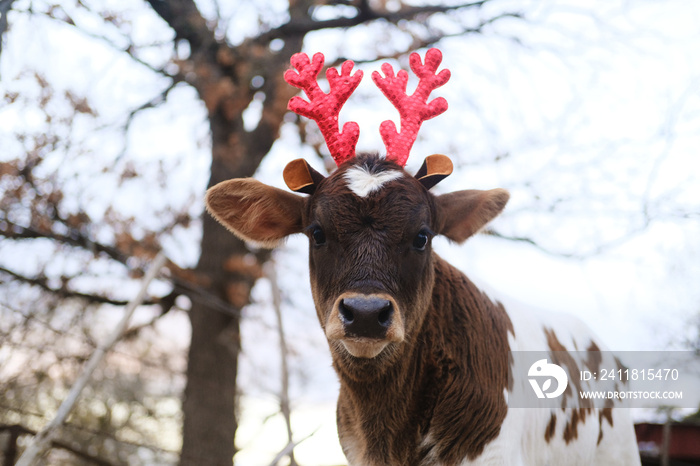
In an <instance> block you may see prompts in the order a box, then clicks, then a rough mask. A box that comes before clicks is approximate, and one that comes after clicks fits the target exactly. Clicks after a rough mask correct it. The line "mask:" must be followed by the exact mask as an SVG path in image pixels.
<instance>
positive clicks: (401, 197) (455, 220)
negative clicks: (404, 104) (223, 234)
mask: <svg viewBox="0 0 700 466" xmlns="http://www.w3.org/2000/svg"><path fill="white" fill-rule="evenodd" d="M430 54H431V52H429V56H428V57H426V66H427V65H428V63H429V60H428V58H429V57H430ZM433 57H434V54H433ZM314 59H316V57H314ZM299 60H300V59H297V65H295V66H296V67H297V68H299V65H298V63H302V66H301V67H302V69H301V73H299V75H300V76H303V74H304V69H303V65H304V64H306V66H309V60H308V59H306V60H305V61H301V62H300V61H299ZM414 60H415V59H414V58H413V57H412V67H413V62H414ZM433 61H434V60H433ZM292 63H293V64H294V63H295V61H294V59H293V60H292ZM321 63H322V60H321ZM418 63H420V59H419V58H418ZM437 64H439V60H438V61H437ZM437 64H434V66H433V65H431V66H433V70H432V71H433V72H434V71H435V68H437ZM319 69H320V68H319ZM383 70H384V71H385V73H386V74H387V76H388V77H390V76H393V72H389V70H388V69H387V68H386V67H384V68H383ZM415 70H416V67H414V71H415ZM349 72H350V68H348V67H347V66H346V65H344V66H343V73H342V75H340V76H338V75H337V72H336V73H335V75H333V74H332V73H329V81H330V82H331V90H332V91H333V85H334V82H337V81H338V80H339V79H343V78H344V79H345V80H346V81H351V80H353V79H356V75H355V76H350V75H349ZM358 74H359V73H358ZM332 76H336V78H335V81H334V80H333V79H334V78H332ZM399 76H402V75H401V73H399ZM419 76H420V75H419ZM421 79H423V78H421ZM288 81H293V79H290V78H288ZM375 81H377V79H375ZM403 86H404V90H405V83H404V84H403ZM380 87H381V86H380ZM383 90H384V88H383ZM419 90H420V84H419ZM385 93H386V92H385ZM417 93H418V90H417V91H416V94H417ZM416 94H414V96H415V95H416ZM307 95H308V96H309V98H310V100H311V104H313V103H314V99H316V100H318V99H323V98H324V97H323V96H326V98H327V96H328V95H333V92H331V94H323V93H322V95H321V96H320V97H319V96H318V95H315V94H314V93H313V91H308V90H307ZM412 97H413V96H412ZM426 99H427V94H426V95H425V96H424V97H423V98H422V100H426ZM436 100H437V99H436ZM294 102H295V100H294V99H293V100H292V101H290V107H294V106H295V105H294ZM434 102H435V101H433V102H431V103H430V104H425V103H423V104H422V105H423V106H424V107H425V108H428V109H429V108H434V107H435V105H434ZM303 104H306V105H307V107H309V106H310V105H311V104H309V102H305V101H302V102H301V103H299V102H298V101H297V105H296V106H297V107H299V106H303ZM328 105H331V104H328ZM341 105H342V103H341ZM412 105H414V107H415V105H416V104H415V103H414V104H412ZM336 106H337V103H336ZM445 106H446V104H445ZM397 107H399V105H397ZM297 111H298V112H299V113H303V114H309V115H311V116H313V112H312V111H311V110H309V109H308V108H306V110H304V111H300V110H298V109H297ZM400 111H401V109H400ZM304 112H306V113H304ZM401 113H402V131H403V132H407V131H410V130H411V125H412V124H413V126H414V127H415V126H416V121H413V123H411V121H408V122H405V121H404V113H407V112H404V111H402V112H401ZM433 113H435V110H433ZM428 114H429V112H425V111H424V112H423V117H422V119H425V115H428ZM411 116H412V115H411V114H409V115H408V118H410V117H411ZM430 116H434V115H429V116H428V117H430ZM334 121H335V125H336V126H335V133H329V134H331V135H332V136H333V137H335V141H336V142H338V141H340V142H338V144H337V146H339V147H341V148H342V150H343V151H345V152H347V147H348V146H347V144H348V141H344V140H343V139H342V138H343V137H344V136H343V135H341V134H340V133H338V132H337V118H335V120H334ZM421 121H422V120H418V121H417V125H418V126H420V122H421ZM385 123H386V122H385ZM319 125H320V126H322V127H323V125H322V124H321V123H319ZM382 126H383V128H384V130H383V131H382V136H383V137H384V139H385V143H386V144H387V148H388V149H389V150H388V153H387V156H386V157H380V156H378V155H376V154H361V155H358V156H355V155H354V142H353V141H350V142H349V143H350V144H351V152H352V156H346V155H347V154H346V155H343V154H341V153H340V151H337V152H336V153H333V155H334V158H336V160H337V161H338V163H339V167H338V169H337V170H336V171H335V172H333V173H332V174H331V175H330V176H328V177H327V178H326V177H324V176H323V175H321V174H320V173H318V172H316V171H315V170H314V169H313V168H311V167H310V166H309V165H308V164H307V163H306V162H305V161H304V160H302V159H299V160H295V161H293V162H291V163H290V164H289V165H287V167H286V168H285V171H284V178H285V181H286V183H287V185H288V186H289V188H290V189H292V190H293V191H296V192H301V193H305V194H307V195H308V196H300V195H297V194H293V193H290V192H286V191H283V190H281V189H278V188H274V187H271V186H267V185H265V184H263V183H260V182H258V181H256V180H253V179H233V180H229V181H225V182H223V183H220V184H218V185H216V186H214V187H212V188H211V189H210V190H209V191H208V192H207V198H206V203H207V208H208V210H209V212H211V214H212V215H213V216H214V217H215V218H216V219H217V220H218V221H219V222H221V223H222V224H223V225H224V226H226V227H227V228H228V229H229V230H231V231H232V232H233V233H234V234H235V235H237V236H239V237H240V238H242V239H244V240H246V241H249V242H253V243H255V244H257V245H260V246H263V247H269V248H271V247H274V246H275V245H276V244H278V243H279V242H280V241H281V240H282V239H284V238H285V237H287V236H288V235H291V234H296V233H303V234H305V235H306V236H307V237H308V239H309V268H310V278H311V289H312V293H313V298H314V303H315V307H316V312H317V315H318V318H319V321H320V324H321V327H322V328H323V330H324V332H325V335H326V337H327V339H328V342H329V346H330V348H331V352H332V355H333V359H334V363H335V367H336V369H337V370H338V371H339V372H341V374H344V375H346V376H348V377H351V378H353V379H358V380H360V379H361V380H367V378H368V377H369V378H371V377H378V376H380V375H381V374H383V373H384V372H385V371H386V370H387V369H388V368H390V367H392V366H393V365H394V364H396V362H397V361H399V360H400V358H401V356H402V354H404V353H405V352H406V351H407V349H409V348H410V347H411V346H412V344H413V342H415V340H416V338H417V336H418V335H419V331H420V329H421V327H422V325H423V323H424V321H425V319H429V318H430V316H429V315H428V311H429V308H430V301H431V298H432V293H433V286H434V281H435V277H434V271H433V261H434V260H435V259H434V256H433V253H432V248H431V241H432V239H433V237H434V236H435V235H438V234H441V235H444V236H446V237H447V238H449V239H451V240H453V241H456V242H460V243H461V242H463V241H465V240H466V239H467V238H469V237H470V236H471V235H473V234H474V233H476V232H477V231H478V230H479V229H481V228H482V227H483V226H484V225H485V224H486V223H487V222H489V221H490V220H491V219H493V218H494V217H495V216H496V215H498V213H500V211H501V210H502V209H503V207H504V206H505V204H506V202H507V200H508V193H507V192H506V191H504V190H501V189H494V190H490V191H479V190H467V191H458V192H454V193H449V194H443V195H440V196H436V195H434V194H432V193H431V192H430V191H429V189H430V188H431V187H432V186H433V185H435V184H436V183H437V182H438V181H440V180H441V179H443V178H444V177H445V176H447V175H449V174H450V173H451V171H452V163H451V162H450V160H449V158H447V157H446V156H444V155H432V156H429V157H428V158H427V159H426V160H425V162H424V163H423V166H422V167H421V169H420V170H419V171H418V173H416V175H415V176H413V175H410V174H409V173H407V172H406V171H405V170H404V168H403V164H405V159H406V157H407V151H408V150H409V149H410V145H411V144H412V142H413V141H410V142H409V143H408V144H407V143H406V141H402V140H401V138H400V137H398V138H397V137H396V136H397V133H396V131H395V127H393V124H392V127H393V128H389V129H391V130H392V131H393V133H392V131H389V129H387V125H382ZM345 129H346V131H345V132H344V135H345V136H346V137H347V135H352V126H350V127H349V128H348V124H346V127H345ZM414 129H415V130H416V131H417V128H414ZM324 135H326V134H325V133H324ZM392 136H393V139H392ZM413 137H415V133H414V136H413ZM326 139H327V141H328V140H329V136H328V135H326ZM354 139H355V141H356V137H354ZM392 141H393V142H392ZM402 144H403V147H404V148H403V149H396V148H397V147H399V146H401V145H402ZM328 145H329V147H332V146H333V144H332V143H331V142H329V144H328ZM406 146H407V148H406ZM392 147H393V148H394V149H395V150H393V152H392V150H391V149H392ZM336 155H337V157H336Z"/></svg>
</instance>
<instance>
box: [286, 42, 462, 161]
mask: <svg viewBox="0 0 700 466" xmlns="http://www.w3.org/2000/svg"><path fill="white" fill-rule="evenodd" d="M441 61H442V53H440V51H439V50H438V49H430V50H428V52H427V53H426V54H425V64H422V63H421V59H420V56H419V55H418V54H417V53H412V54H411V57H410V64H411V69H412V70H413V72H414V73H415V74H416V76H418V78H419V82H418V87H417V88H416V90H415V92H414V93H413V94H412V95H410V96H409V95H407V94H406V84H407V82H408V73H407V72H406V71H404V70H401V71H399V72H398V74H397V75H394V69H393V68H392V67H391V65H390V64H388V63H384V64H383V65H382V71H383V72H384V75H385V77H382V76H381V74H379V73H378V72H377V71H375V72H374V73H372V80H373V81H374V83H375V84H376V85H377V87H379V89H380V90H381V91H382V93H384V95H385V96H386V97H387V99H389V101H390V102H391V103H392V104H393V105H394V107H396V109H397V110H398V111H399V115H400V117H401V131H400V132H399V131H397V130H396V125H395V124H394V122H393V121H390V120H387V121H384V122H383V123H382V124H381V126H380V128H379V132H380V134H381V135H382V140H383V141H384V145H385V146H386V149H387V154H386V158H387V159H388V160H393V161H394V162H396V163H397V164H399V165H401V166H402V167H403V166H405V165H406V161H407V160H408V154H409V153H410V151H411V147H412V146H413V143H414V142H415V141H416V136H417V135H418V130H419V129H420V126H421V124H422V123H423V122H424V121H425V120H429V119H430V118H433V117H435V116H438V115H440V114H441V113H443V112H444V111H445V110H447V101H446V100H445V99H443V98H442V97H438V98H437V99H435V100H433V101H432V102H430V103H428V97H429V96H430V93H431V92H432V91H433V90H434V89H437V88H438V87H440V86H442V85H443V84H445V83H446V82H447V81H448V80H449V79H450V71H449V70H447V69H444V70H442V71H440V73H437V74H436V73H435V72H436V71H437V68H438V66H440V62H441ZM323 63H324V57H323V54H321V53H317V54H315V55H314V57H313V61H311V60H309V57H308V55H306V54H305V53H297V54H295V55H293V56H292V59H291V64H292V66H293V67H294V68H296V69H297V70H298V72H297V71H294V70H291V69H290V70H287V72H286V73H284V79H285V81H287V82H288V83H289V84H291V85H292V86H294V87H298V88H299V89H303V90H304V92H305V93H306V96H307V97H308V98H309V101H308V102H307V101H305V100H304V99H302V98H301V97H292V98H291V99H290V101H289V106H288V107H289V109H290V110H291V111H293V112H295V113H297V114H299V115H301V116H305V117H307V118H311V119H312V120H314V121H316V123H317V124H318V126H319V128H320V130H321V133H322V134H323V137H324V139H325V140H326V145H327V146H328V150H330V152H331V155H332V156H333V160H335V163H336V164H337V165H340V164H342V163H343V162H345V161H346V160H349V159H351V158H353V157H354V156H355V145H356V144H357V138H358V137H359V135H360V128H359V126H358V125H357V123H355V122H348V123H345V125H343V132H342V133H341V132H340V131H339V129H338V114H339V113H340V109H341V107H342V106H343V104H345V102H346V101H347V100H348V98H349V97H350V94H352V93H353V91H355V89H356V88H357V86H358V85H359V84H360V80H361V79H362V71H357V72H356V73H355V74H354V75H351V74H350V73H351V72H352V68H353V66H354V63H353V62H352V61H350V60H348V61H346V62H345V63H343V65H342V67H341V72H340V74H338V71H337V70H336V69H335V68H329V69H328V71H327V72H326V78H327V79H328V83H329V84H330V92H329V93H328V94H326V93H324V92H323V91H322V90H321V88H320V87H319V86H318V82H317V80H316V79H317V77H318V74H319V73H320V71H321V68H323Z"/></svg>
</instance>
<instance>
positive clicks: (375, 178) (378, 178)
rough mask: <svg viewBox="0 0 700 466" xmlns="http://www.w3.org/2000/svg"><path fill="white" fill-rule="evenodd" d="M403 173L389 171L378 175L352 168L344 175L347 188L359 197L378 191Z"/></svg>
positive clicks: (362, 169) (359, 168) (361, 168)
mask: <svg viewBox="0 0 700 466" xmlns="http://www.w3.org/2000/svg"><path fill="white" fill-rule="evenodd" d="M402 176H403V173H402V172H400V171H398V170H389V171H384V172H379V173H370V172H368V171H367V170H366V169H365V168H364V167H353V168H351V169H350V170H348V171H347V172H346V173H345V181H347V182H348V188H350V190H351V191H352V192H354V193H355V194H357V195H358V196H360V197H366V196H367V195H368V194H370V193H372V192H374V191H378V190H379V189H381V187H382V186H384V184H385V183H388V182H389V181H393V180H396V179H398V178H401V177H402Z"/></svg>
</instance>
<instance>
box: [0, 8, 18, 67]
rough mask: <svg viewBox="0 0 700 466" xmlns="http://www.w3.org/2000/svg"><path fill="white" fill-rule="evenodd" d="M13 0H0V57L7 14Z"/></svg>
mask: <svg viewBox="0 0 700 466" xmlns="http://www.w3.org/2000/svg"><path fill="white" fill-rule="evenodd" d="M14 1H15V0H0V55H2V38H3V36H4V35H5V31H7V13H8V12H9V11H10V8H12V4H13V3H14Z"/></svg>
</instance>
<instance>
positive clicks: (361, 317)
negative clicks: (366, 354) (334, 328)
mask: <svg viewBox="0 0 700 466" xmlns="http://www.w3.org/2000/svg"><path fill="white" fill-rule="evenodd" d="M338 312H339V313H340V319H341V321H342V323H343V327H344V329H345V334H346V335H347V336H349V337H356V338H372V339H384V338H386V334H387V330H388V329H389V327H390V326H391V323H392V318H393V315H394V306H393V305H392V303H391V301H389V300H388V299H383V298H380V297H377V296H372V295H365V296H363V295H356V296H353V297H348V298H344V299H341V300H340V302H339V303H338Z"/></svg>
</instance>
